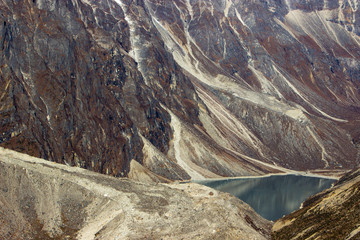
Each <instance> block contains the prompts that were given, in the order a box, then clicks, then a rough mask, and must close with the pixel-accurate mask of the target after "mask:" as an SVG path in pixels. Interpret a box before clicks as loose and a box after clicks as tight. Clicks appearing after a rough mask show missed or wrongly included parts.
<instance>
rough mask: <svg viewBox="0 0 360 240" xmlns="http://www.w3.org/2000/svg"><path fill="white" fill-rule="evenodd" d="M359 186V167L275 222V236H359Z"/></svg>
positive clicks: (356, 237) (283, 237) (290, 237)
mask: <svg viewBox="0 0 360 240" xmlns="http://www.w3.org/2000/svg"><path fill="white" fill-rule="evenodd" d="M359 186H360V170H356V171H353V172H351V173H349V174H347V175H345V176H344V177H342V178H341V179H340V180H339V181H338V182H337V183H336V184H335V186H334V187H333V188H332V189H329V190H326V191H324V192H322V193H319V194H317V195H315V196H313V197H310V198H309V199H307V200H306V201H305V202H304V203H303V208H302V209H300V210H298V211H296V212H294V213H292V214H290V215H288V216H285V217H284V218H282V219H280V220H278V221H276V222H275V224H274V226H273V234H272V237H273V239H359V238H360V228H359V223H360V222H359V214H360V206H359V205H360V203H359V197H360V191H359V190H360V188H359Z"/></svg>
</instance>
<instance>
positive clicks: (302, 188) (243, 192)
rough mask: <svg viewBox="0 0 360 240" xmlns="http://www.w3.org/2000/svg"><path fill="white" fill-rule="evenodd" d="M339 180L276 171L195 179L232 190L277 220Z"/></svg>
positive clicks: (215, 186)
mask: <svg viewBox="0 0 360 240" xmlns="http://www.w3.org/2000/svg"><path fill="white" fill-rule="evenodd" d="M335 181H336V180H334V179H327V178H318V177H308V176H302V175H273V176H266V177H259V178H239V179H225V180H207V181H194V182H196V183H199V184H203V185H206V186H208V187H211V188H214V189H216V190H219V191H223V192H228V193H230V194H232V195H234V196H236V197H238V198H239V199H241V200H243V201H244V202H246V203H248V204H249V205H250V206H251V207H252V208H254V210H255V211H256V212H257V213H258V214H260V215H261V216H262V217H264V218H266V219H268V220H271V221H275V220H277V219H279V218H281V217H282V216H284V215H287V214H289V213H291V212H293V211H294V210H297V209H299V208H300V206H301V203H303V202H304V201H305V200H306V199H307V198H308V197H310V196H311V195H314V194H316V193H318V192H321V191H323V190H325V189H327V188H329V187H331V185H332V184H333V183H334V182H335Z"/></svg>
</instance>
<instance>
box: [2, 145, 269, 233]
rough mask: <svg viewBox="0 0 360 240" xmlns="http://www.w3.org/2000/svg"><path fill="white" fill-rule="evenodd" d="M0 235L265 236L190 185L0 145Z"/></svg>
mask: <svg viewBox="0 0 360 240" xmlns="http://www.w3.org/2000/svg"><path fill="white" fill-rule="evenodd" d="M0 181H1V185H0V239H14V240H15V239H84V240H90V239H268V238H269V237H270V236H269V232H270V227H271V224H270V222H268V221H266V220H265V219H263V218H261V217H260V216H259V215H257V214H256V213H255V212H254V211H253V210H252V209H251V208H250V207H249V206H248V205H247V204H245V203H243V202H241V201H240V200H239V199H237V198H235V197H233V196H230V195H229V194H225V193H220V192H217V191H215V190H213V189H210V188H207V187H205V186H201V185H197V184H157V185H155V184H152V185H150V184H141V183H139V182H133V181H130V180H128V179H125V178H123V179H119V178H114V177H110V176H104V175H102V174H98V173H94V172H90V171H88V170H84V169H81V168H77V167H69V166H64V165H61V164H56V163H51V162H49V161H45V160H42V159H37V158H33V157H30V156H28V155H25V154H19V153H16V152H14V151H10V150H4V149H3V148H0Z"/></svg>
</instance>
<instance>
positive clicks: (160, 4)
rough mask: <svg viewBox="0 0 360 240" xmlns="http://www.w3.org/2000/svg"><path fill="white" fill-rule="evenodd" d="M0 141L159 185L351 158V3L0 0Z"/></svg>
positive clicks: (355, 128)
mask: <svg viewBox="0 0 360 240" xmlns="http://www.w3.org/2000/svg"><path fill="white" fill-rule="evenodd" d="M0 12H1V15H0V17H1V19H0V20H1V22H2V24H1V26H0V33H1V34H0V37H1V41H0V43H1V56H0V57H1V61H0V62H1V66H0V70H1V74H0V88H1V90H2V91H1V92H2V94H1V96H0V116H1V118H0V132H1V137H0V145H1V146H3V147H6V148H11V149H14V150H17V151H20V152H25V153H29V154H31V155H33V156H37V157H42V158H44V159H47V160H51V161H55V162H59V163H65V164H68V165H76V166H80V167H83V168H87V169H90V170H93V171H97V172H101V173H106V174H110V175H114V176H127V175H128V173H129V171H130V162H131V161H132V160H135V161H137V162H138V163H140V164H142V165H143V166H144V167H145V168H147V169H148V170H150V171H151V172H153V173H154V174H156V175H159V176H162V177H165V178H167V179H172V180H173V179H189V178H193V179H201V178H207V177H218V176H239V175H258V174H264V173H268V172H281V171H287V169H294V170H308V169H334V168H352V167H354V166H356V164H358V162H359V160H360V159H359V157H360V154H359V147H358V145H359V141H360V138H359V137H360V132H359V129H360V128H359V124H360V121H359V119H360V109H359V107H360V93H359V87H360V86H359V84H360V83H359V77H360V75H359V71H360V67H359V66H360V65H359V57H360V52H359V50H358V49H359V43H360V38H359V23H358V20H357V19H358V18H357V17H356V16H357V15H358V14H359V9H358V6H357V5H354V4H353V3H352V1H348V0H346V1H326V2H321V3H320V2H316V3H312V4H304V3H302V1H280V2H279V1H238V0H226V1H225V0H223V1H215V0H214V1H211V0H206V1H193V0H177V1H157V0H139V1H128V0H116V1H115V0H108V1H95V0H65V1H55V0H35V1H23V2H21V3H20V2H18V1H15V0H0Z"/></svg>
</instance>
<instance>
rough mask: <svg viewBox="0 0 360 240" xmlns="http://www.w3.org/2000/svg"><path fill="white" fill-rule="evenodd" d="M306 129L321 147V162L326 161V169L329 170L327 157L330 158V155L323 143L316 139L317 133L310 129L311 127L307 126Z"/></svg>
mask: <svg viewBox="0 0 360 240" xmlns="http://www.w3.org/2000/svg"><path fill="white" fill-rule="evenodd" d="M306 129H307V130H308V131H309V133H310V135H311V136H312V138H313V139H314V140H315V142H316V143H317V144H318V145H319V147H320V148H321V161H324V163H325V168H327V167H328V166H329V162H328V161H326V159H325V157H328V156H329V155H328V154H327V152H326V150H325V147H324V145H323V144H322V143H321V141H320V140H319V139H318V138H317V137H316V135H315V133H314V132H313V131H312V130H311V129H310V127H309V126H306Z"/></svg>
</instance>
